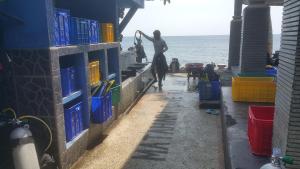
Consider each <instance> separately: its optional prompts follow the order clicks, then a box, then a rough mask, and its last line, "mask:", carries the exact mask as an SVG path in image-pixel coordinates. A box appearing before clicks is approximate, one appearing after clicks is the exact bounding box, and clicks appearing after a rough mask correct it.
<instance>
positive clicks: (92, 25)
mask: <svg viewBox="0 0 300 169" xmlns="http://www.w3.org/2000/svg"><path fill="white" fill-rule="evenodd" d="M89 40H90V43H91V44H93V43H99V42H100V28H99V23H98V22H97V21H95V20H89Z"/></svg>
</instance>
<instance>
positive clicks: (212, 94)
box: [198, 80, 221, 100]
mask: <svg viewBox="0 0 300 169" xmlns="http://www.w3.org/2000/svg"><path fill="white" fill-rule="evenodd" d="M198 91H199V99H200V100H220V96H221V83H220V81H212V82H209V81H203V80H201V81H199V83H198Z"/></svg>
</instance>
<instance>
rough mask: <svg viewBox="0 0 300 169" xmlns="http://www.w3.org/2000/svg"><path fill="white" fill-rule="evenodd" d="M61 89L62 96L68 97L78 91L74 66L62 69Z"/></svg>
mask: <svg viewBox="0 0 300 169" xmlns="http://www.w3.org/2000/svg"><path fill="white" fill-rule="evenodd" d="M60 75H61V87H62V96H63V97H65V96H68V95H69V94H71V93H73V92H75V91H76V89H77V87H76V82H77V79H76V68H75V67H74V66H71V67H67V68H61V69H60Z"/></svg>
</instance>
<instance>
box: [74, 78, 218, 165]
mask: <svg viewBox="0 0 300 169" xmlns="http://www.w3.org/2000/svg"><path fill="white" fill-rule="evenodd" d="M195 85H196V82H191V83H187V81H186V76H185V75H180V74H177V75H169V76H168V77H167V79H166V81H165V83H164V86H163V91H158V90H157V88H155V87H151V88H150V89H149V91H148V92H147V93H146V94H145V95H144V96H143V97H142V99H141V100H140V101H139V102H138V103H137V105H136V106H135V107H134V108H133V109H132V110H131V112H130V113H129V114H127V115H125V116H123V117H122V119H121V120H120V121H119V122H118V123H117V124H114V126H113V127H112V128H111V129H110V130H109V131H108V135H107V137H106V138H105V139H104V140H103V141H102V143H100V144H98V145H97V146H95V147H94V148H92V149H90V150H88V151H87V152H86V153H85V155H84V156H83V157H82V158H81V159H80V160H79V161H78V162H77V163H76V164H75V165H74V166H73V169H122V168H124V169H223V168H224V153H223V143H222V128H221V116H215V115H209V114H207V113H206V112H205V110H199V108H198V94H197V93H196V92H194V91H193V90H194V88H195Z"/></svg>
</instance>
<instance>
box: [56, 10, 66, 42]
mask: <svg viewBox="0 0 300 169" xmlns="http://www.w3.org/2000/svg"><path fill="white" fill-rule="evenodd" d="M54 18H55V21H54V29H55V45H56V46H65V45H69V44H70V33H69V30H70V29H69V28H70V11H69V10H65V9H55V16H54Z"/></svg>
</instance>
